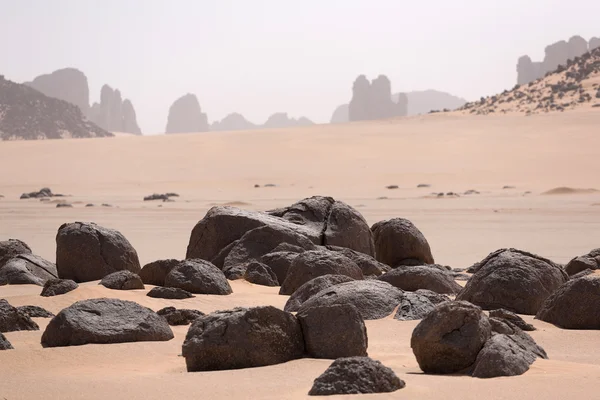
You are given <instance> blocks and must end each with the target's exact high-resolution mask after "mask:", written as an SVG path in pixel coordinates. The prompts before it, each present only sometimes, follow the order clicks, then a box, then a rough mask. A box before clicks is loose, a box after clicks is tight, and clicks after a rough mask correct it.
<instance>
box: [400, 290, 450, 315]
mask: <svg viewBox="0 0 600 400" xmlns="http://www.w3.org/2000/svg"><path fill="white" fill-rule="evenodd" d="M449 300H450V298H449V297H448V296H445V295H443V294H439V293H435V292H432V291H430V290H425V289H420V290H417V291H416V292H404V293H403V296H402V301H401V302H400V306H399V307H398V311H396V315H394V319H396V320H398V321H413V320H417V319H423V318H425V317H426V316H427V314H429V313H430V312H431V311H432V310H433V309H434V308H435V307H436V306H437V305H438V304H440V303H443V302H445V301H449Z"/></svg>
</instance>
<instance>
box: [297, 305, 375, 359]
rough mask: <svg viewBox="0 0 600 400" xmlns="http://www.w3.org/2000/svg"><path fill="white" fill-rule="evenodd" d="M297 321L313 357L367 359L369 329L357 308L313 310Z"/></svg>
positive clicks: (305, 312) (342, 306) (317, 308)
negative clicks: (356, 357)
mask: <svg viewBox="0 0 600 400" xmlns="http://www.w3.org/2000/svg"><path fill="white" fill-rule="evenodd" d="M297 317H298V320H299V321H300V325H302V333H303V335H304V345H305V347H306V352H307V354H308V355H309V356H310V357H313V358H331V359H336V358H340V357H354V356H366V355H367V347H368V338H367V327H366V326H365V322H364V320H363V318H362V317H361V316H360V314H359V312H358V311H357V310H356V308H355V307H354V306H353V305H350V304H338V305H333V306H330V307H314V308H309V309H305V310H303V311H302V312H301V313H298V315H297Z"/></svg>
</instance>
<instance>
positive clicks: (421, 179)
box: [0, 108, 600, 400]
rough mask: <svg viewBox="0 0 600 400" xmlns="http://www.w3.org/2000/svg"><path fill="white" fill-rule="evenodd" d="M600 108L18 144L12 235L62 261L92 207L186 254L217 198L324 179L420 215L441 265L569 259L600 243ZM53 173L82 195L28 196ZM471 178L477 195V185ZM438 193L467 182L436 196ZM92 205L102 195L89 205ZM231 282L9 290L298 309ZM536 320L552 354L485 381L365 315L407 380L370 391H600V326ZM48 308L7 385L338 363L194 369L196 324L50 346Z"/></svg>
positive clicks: (7, 195)
mask: <svg viewBox="0 0 600 400" xmlns="http://www.w3.org/2000/svg"><path fill="white" fill-rule="evenodd" d="M596 110H597V109H587V108H582V109H580V110H574V111H568V112H564V113H548V114H542V115H532V116H528V117H525V116H523V115H508V114H507V115H496V116H492V115H489V116H466V115H459V114H434V115H428V116H415V117H408V118H399V119H393V120H385V121H375V122H361V123H352V124H340V125H316V126H311V127H304V128H290V129H285V130H263V131H245V132H215V133H202V134H191V135H169V136H153V137H134V136H128V135H119V136H117V137H114V138H109V139H75V140H55V141H31V142H29V141H28V142H3V143H0V171H2V173H1V175H0V194H1V195H3V196H4V198H0V240H6V239H8V238H18V239H21V240H23V241H25V242H26V243H28V244H29V245H30V246H31V248H32V250H33V251H34V252H35V253H37V254H39V255H41V256H43V257H45V258H47V259H49V260H51V261H54V259H55V255H54V252H55V242H54V238H55V235H56V231H57V229H58V227H59V226H60V225H61V224H62V223H64V222H72V221H93V222H96V223H98V224H101V225H104V226H106V227H110V228H115V229H118V230H119V231H121V232H122V233H123V234H124V235H125V236H126V237H127V238H128V239H129V241H130V242H131V243H132V244H133V246H134V247H135V248H136V250H137V252H138V254H139V257H140V261H141V262H142V264H144V263H147V262H150V261H154V260H156V259H161V258H183V257H184V256H185V249H186V246H187V243H188V240H189V235H190V231H191V229H192V228H193V226H194V225H195V224H196V222H197V221H198V220H200V219H201V218H202V217H203V216H204V214H205V213H206V211H207V210H208V209H209V208H210V207H211V206H212V205H215V204H233V205H236V206H238V207H240V208H245V209H252V210H267V209H271V208H275V207H278V206H284V205H289V204H291V203H293V202H295V201H297V200H300V199H302V198H304V197H308V196H311V195H317V194H320V195H329V196H332V197H334V198H336V199H339V200H343V201H345V202H347V203H348V204H350V205H352V206H354V207H356V209H357V210H359V211H360V212H361V213H362V214H363V215H364V216H365V218H366V219H367V221H368V222H369V224H372V223H375V222H377V221H379V220H382V219H387V218H391V217H404V218H408V219H410V220H411V221H413V222H414V223H415V225H416V226H417V227H418V228H419V229H420V230H421V231H422V232H423V233H424V235H425V236H426V237H427V239H428V241H429V243H430V245H431V248H432V252H433V255H434V257H435V259H436V262H438V263H440V264H445V265H450V266H452V267H467V266H469V265H471V264H472V263H474V262H476V261H479V260H480V259H482V258H483V257H484V256H486V255H487V254H488V253H489V252H491V251H493V250H496V249H498V248H501V247H517V248H521V249H524V250H528V251H531V252H535V253H538V254H540V255H543V256H545V257H548V258H551V259H553V260H554V261H557V262H562V263H564V262H567V261H568V260H569V259H571V258H572V257H574V256H577V255H581V254H584V253H587V252H588V251H589V250H591V249H592V248H596V247H600V246H599V242H598V237H597V232H598V231H600V212H599V211H600V209H599V208H598V206H597V205H598V204H600V192H597V191H594V190H589V189H600V161H599V160H598V156H597V153H598V148H600V135H598V127H599V126H600V112H599V111H596ZM256 184H258V185H260V186H261V187H259V188H255V187H254V186H255V185H256ZM265 184H274V185H276V186H275V187H264V185H265ZM419 184H428V185H430V187H424V188H417V185H419ZM388 185H398V186H399V188H398V189H394V190H389V189H386V188H385V187H386V186H388ZM46 186H47V187H50V188H52V190H53V191H54V192H55V193H65V194H69V195H70V196H69V197H66V198H63V199H61V200H64V201H67V202H69V203H71V204H73V208H56V203H50V204H48V203H44V202H40V201H38V200H35V199H32V200H19V196H20V194H21V193H23V192H30V191H33V190H39V189H40V188H42V187H46ZM504 187H509V188H504ZM564 188H568V190H565V189H564ZM470 189H472V190H476V191H478V192H479V194H471V195H464V194H463V193H464V192H465V191H467V190H470ZM165 192H177V193H179V194H180V197H179V198H176V201H175V202H169V203H163V202H144V201H143V200H142V199H143V197H144V196H146V195H149V194H152V193H165ZM439 192H444V193H447V192H455V193H459V194H460V196H459V197H448V196H443V197H438V196H437V195H434V194H433V193H439ZM548 192H549V193H548ZM88 203H93V204H95V205H96V207H91V208H86V207H85V205H86V204H88ZM103 203H107V204H111V205H112V206H113V207H101V206H100V205H101V204H103ZM232 287H233V291H234V293H233V294H232V295H229V296H203V295H199V296H197V297H196V298H193V299H188V300H176V301H174V300H163V299H153V298H149V297H147V296H146V295H145V294H146V292H147V291H148V290H150V289H151V288H152V286H149V285H147V287H146V289H145V290H134V291H128V292H123V291H112V290H109V289H106V288H104V287H101V286H98V284H97V282H89V283H85V284H82V285H81V286H80V288H79V289H78V290H75V291H73V292H70V293H68V294H66V295H62V296H57V297H52V298H42V297H40V296H39V293H40V291H41V288H40V287H38V286H32V285H22V286H3V287H0V298H5V299H7V300H8V301H9V302H10V303H11V304H12V305H14V306H20V305H39V306H42V307H45V308H46V309H48V310H50V311H52V312H54V313H57V312H59V311H60V310H61V309H62V308H64V307H67V306H69V305H70V304H72V303H73V302H74V301H77V300H81V299H86V298H97V297H119V298H122V299H126V300H133V301H136V302H138V303H140V304H142V305H145V306H148V307H150V308H152V309H154V310H158V309H160V308H162V307H165V306H167V305H174V304H175V305H177V307H181V308H196V309H199V310H201V311H204V312H210V311H214V310H219V309H228V308H233V307H235V306H254V305H267V304H270V305H274V306H276V307H280V308H282V307H283V305H284V304H285V301H286V300H287V296H280V295H278V294H277V292H278V288H268V287H263V286H257V285H252V284H250V283H247V282H245V281H235V282H232ZM524 318H525V319H526V321H527V322H530V323H533V324H534V325H535V326H536V327H537V328H538V330H537V331H535V332H531V334H532V336H533V338H534V339H535V340H536V341H537V343H538V344H539V345H541V346H542V347H544V349H545V350H546V351H547V353H548V355H549V358H550V359H549V360H539V359H538V360H537V361H536V362H535V363H534V364H533V366H532V368H531V369H530V370H529V371H528V372H526V373H525V374H524V375H522V376H518V377H510V378H495V379H486V380H484V379H476V378H471V377H466V376H433V375H425V374H423V373H422V372H421V371H420V369H419V367H418V364H417V362H416V360H415V358H414V356H413V353H412V351H411V349H410V335H411V332H412V330H413V328H414V327H415V326H416V324H417V321H410V322H399V321H395V320H393V319H391V318H387V319H382V320H376V321H367V328H368V336H369V355H370V356H371V357H372V358H375V359H378V360H380V361H381V362H383V363H384V364H385V365H387V366H389V367H390V368H392V369H393V370H394V371H395V372H396V374H397V375H398V376H399V377H400V378H401V379H403V380H404V381H406V388H404V389H402V390H399V391H397V392H394V393H390V394H381V395H377V396H372V397H377V398H382V399H383V398H386V399H387V398H394V399H461V400H466V399H519V398H538V397H539V398H544V399H564V398H567V397H568V398H581V399H593V398H597V397H598V393H597V388H598V385H599V384H600V354H598V352H597V351H595V349H596V348H597V347H598V343H600V332H598V331H569V330H561V329H558V328H556V327H554V326H552V325H550V324H547V323H544V322H541V321H538V320H534V319H533V318H532V317H527V316H525V317H524ZM35 320H36V322H37V323H38V324H39V325H40V328H41V330H40V331H35V332H12V333H7V334H5V336H6V337H7V338H8V339H9V340H10V342H11V343H12V344H13V346H14V347H15V350H11V351H3V352H0V377H1V378H0V398H5V399H8V400H14V399H33V398H44V399H82V398H85V399H121V398H123V399H125V398H127V399H154V398H156V399H159V398H160V399H164V398H175V399H188V398H189V399H197V398H204V399H221V398H228V399H231V398H256V399H301V398H307V397H308V396H307V393H308V390H309V389H310V387H311V385H312V382H313V380H314V379H315V378H316V377H317V376H319V375H320V374H321V373H322V372H323V371H324V370H325V369H326V368H327V366H328V365H329V364H330V363H331V361H329V360H315V359H302V360H296V361H292V362H288V363H285V364H280V365H274V366H269V367H262V368H252V369H243V370H235V371H219V372H203V373H187V372H186V368H185V361H184V359H183V358H182V357H181V356H180V354H181V345H182V342H183V339H184V337H185V334H186V332H187V329H188V327H186V326H184V327H173V331H174V333H175V339H173V340H171V341H168V342H141V343H127V344H111V345H85V346H78V347H65V348H52V349H43V348H42V347H41V345H40V337H41V334H42V332H43V330H44V328H45V326H46V325H47V323H48V320H45V319H39V318H36V319H35ZM369 397H371V396H369ZM340 398H341V397H340Z"/></svg>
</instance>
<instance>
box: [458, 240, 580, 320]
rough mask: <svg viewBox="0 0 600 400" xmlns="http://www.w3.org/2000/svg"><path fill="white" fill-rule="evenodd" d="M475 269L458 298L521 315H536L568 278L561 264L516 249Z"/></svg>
mask: <svg viewBox="0 0 600 400" xmlns="http://www.w3.org/2000/svg"><path fill="white" fill-rule="evenodd" d="M475 270H476V271H477V272H475V274H474V275H473V276H472V277H471V279H469V281H467V284H466V285H465V287H464V289H463V290H462V291H461V292H460V293H459V294H458V295H457V296H456V299H457V300H465V301H469V302H471V303H473V304H476V305H478V306H480V307H482V308H483V309H486V310H494V309H498V308H504V309H506V310H509V311H513V312H515V313H518V314H529V315H535V314H536V313H537V312H538V310H539V309H540V307H541V305H542V303H543V302H544V300H546V298H547V297H548V296H550V294H552V293H553V292H554V291H555V290H556V289H558V288H559V287H560V285H562V284H563V283H565V282H566V281H567V279H568V276H567V274H566V273H565V271H564V270H563V269H562V267H560V266H559V265H558V264H555V263H553V262H552V261H550V260H547V259H545V258H543V257H539V256H536V255H534V254H530V253H527V252H523V251H520V250H514V249H503V250H500V251H497V252H494V253H492V254H490V255H489V256H488V257H486V259H484V261H482V262H481V263H479V264H478V265H477V266H476V268H475Z"/></svg>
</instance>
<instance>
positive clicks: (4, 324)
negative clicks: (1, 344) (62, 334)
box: [0, 299, 40, 332]
mask: <svg viewBox="0 0 600 400" xmlns="http://www.w3.org/2000/svg"><path fill="white" fill-rule="evenodd" d="M39 329H40V327H39V326H38V324H36V323H35V322H34V321H33V320H32V319H31V317H30V316H29V315H27V314H26V313H25V312H23V311H20V310H19V309H18V308H16V307H13V306H11V305H10V304H9V303H8V301H6V300H4V299H0V332H16V331H37V330H39Z"/></svg>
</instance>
